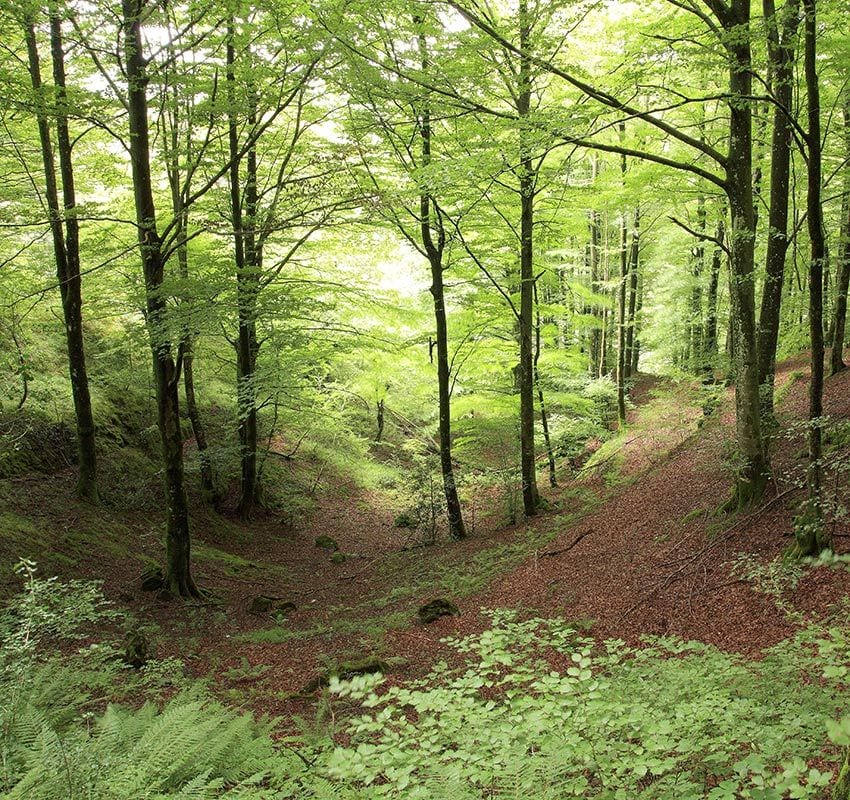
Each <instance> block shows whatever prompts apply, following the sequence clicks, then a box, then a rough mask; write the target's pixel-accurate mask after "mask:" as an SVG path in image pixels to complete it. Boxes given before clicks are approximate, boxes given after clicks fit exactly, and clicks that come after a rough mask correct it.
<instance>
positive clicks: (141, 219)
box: [122, 0, 199, 597]
mask: <svg viewBox="0 0 850 800" xmlns="http://www.w3.org/2000/svg"><path fill="white" fill-rule="evenodd" d="M122 9H123V28H124V58H125V69H126V76H127V118H128V125H129V134H130V164H131V169H132V176H133V199H134V203H135V208H136V223H137V228H138V233H139V252H140V254H141V259H142V268H143V271H144V278H145V310H146V323H147V327H148V333H149V336H150V341H151V351H152V354H153V371H154V378H155V382H156V401H157V423H158V426H159V433H160V439H161V441H162V457H163V466H164V482H165V494H166V519H167V528H166V544H165V552H166V576H165V585H166V587H167V588H168V590H169V591H170V592H171V593H173V594H175V595H180V596H182V597H197V596H199V592H198V589H197V587H196V586H195V583H194V581H193V580H192V574H191V569H190V537H189V512H188V508H187V504H186V492H185V488H184V485H183V437H182V435H181V431H180V404H179V398H178V393H177V384H178V383H179V381H180V368H179V364H177V363H175V361H174V358H173V356H172V347H171V342H170V341H169V340H168V329H167V325H166V324H165V323H166V320H165V316H166V313H167V308H166V302H165V297H164V296H163V293H162V285H163V279H164V273H165V263H164V260H163V253H162V242H161V240H160V237H159V233H158V231H157V226H156V207H155V205H154V200H153V186H152V178H151V167H150V138H149V130H148V101H147V94H146V87H147V82H148V79H147V75H146V68H145V65H146V61H145V58H144V55H143V53H142V38H141V17H142V14H143V11H144V5H143V3H141V2H138V0H122Z"/></svg>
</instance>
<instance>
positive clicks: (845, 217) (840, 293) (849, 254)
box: [830, 90, 850, 375]
mask: <svg viewBox="0 0 850 800" xmlns="http://www.w3.org/2000/svg"><path fill="white" fill-rule="evenodd" d="M842 114H843V119H844V155H845V158H850V91H846V90H845V93H844V108H843V109H842ZM845 174H846V177H845V179H844V186H843V189H844V192H843V195H842V198H841V234H840V236H839V242H838V269H837V273H836V276H835V305H834V307H833V316H832V324H831V325H830V329H831V331H832V342H831V344H832V353H831V354H830V374H832V375H835V374H836V373H837V372H840V371H841V370H842V369H844V367H845V364H844V334H845V329H846V323H847V288H848V284H850V170H847V171H846V172H845Z"/></svg>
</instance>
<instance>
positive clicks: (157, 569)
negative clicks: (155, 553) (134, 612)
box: [141, 564, 165, 592]
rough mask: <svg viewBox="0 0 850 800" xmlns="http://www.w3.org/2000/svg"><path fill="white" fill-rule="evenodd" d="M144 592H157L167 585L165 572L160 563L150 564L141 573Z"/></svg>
mask: <svg viewBox="0 0 850 800" xmlns="http://www.w3.org/2000/svg"><path fill="white" fill-rule="evenodd" d="M141 584H142V591H143V592H156V591H158V590H159V589H162V587H163V586H165V573H164V572H163V571H162V567H161V566H159V564H148V566H146V567H145V568H144V569H143V570H142V574H141Z"/></svg>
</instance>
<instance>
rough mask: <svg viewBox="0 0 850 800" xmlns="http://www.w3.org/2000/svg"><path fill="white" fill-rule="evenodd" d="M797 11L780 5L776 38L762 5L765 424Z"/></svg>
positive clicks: (772, 14) (792, 1)
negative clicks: (766, 150) (767, 68)
mask: <svg viewBox="0 0 850 800" xmlns="http://www.w3.org/2000/svg"><path fill="white" fill-rule="evenodd" d="M798 9H799V0H789V2H787V3H786V5H785V12H784V13H785V19H784V22H783V24H782V31H781V34H780V31H779V24H778V21H777V19H776V10H775V8H774V3H773V0H764V16H765V22H766V25H767V32H768V35H767V42H768V56H769V59H770V63H771V71H772V73H773V94H774V96H775V98H776V102H777V104H778V105H777V106H775V107H774V112H773V140H772V143H771V159H770V210H769V212H768V237H767V255H766V257H765V280H764V290H763V292H762V298H761V313H760V315H759V328H758V331H759V333H758V363H759V386H760V393H761V408H762V415H763V417H764V418H765V419H768V420H769V419H772V417H773V383H774V373H775V371H776V346H777V342H778V339H779V320H780V309H781V304H782V282H783V280H784V277H785V255H786V253H787V250H788V193H789V184H790V166H791V132H792V123H791V120H790V119H789V118H788V114H789V113H790V112H791V109H792V108H793V102H792V101H793V96H792V93H793V88H794V37H795V36H796V33H797V25H798Z"/></svg>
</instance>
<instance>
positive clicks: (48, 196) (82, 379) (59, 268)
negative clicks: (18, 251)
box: [24, 7, 99, 503]
mask: <svg viewBox="0 0 850 800" xmlns="http://www.w3.org/2000/svg"><path fill="white" fill-rule="evenodd" d="M49 14H50V52H51V60H52V63H53V84H54V85H53V98H52V102H51V103H48V98H47V90H46V88H45V87H44V86H43V83H42V77H41V65H40V59H39V53H38V41H37V39H36V28H35V20H34V19H32V18H30V19H27V20H26V21H25V23H24V28H25V34H26V43H27V56H28V65H29V74H30V82H31V84H32V88H33V92H34V94H35V98H34V100H35V107H36V117H37V122H38V133H39V140H40V143H41V156H42V165H43V168H44V179H45V193H44V196H45V202H46V204H47V211H48V215H49V218H50V232H51V235H52V238H53V253H54V260H55V263H56V278H57V282H58V284H59V293H60V296H61V298H62V313H63V319H64V323H65V341H66V346H67V352H68V369H69V374H70V379H71V393H72V396H73V399H74V414H75V419H76V432H77V452H78V475H77V494H78V495H79V496H80V497H82V498H83V499H85V500H88V501H89V502H92V503H97V502H98V500H99V495H98V488H97V452H96V446H95V445H96V443H95V425H94V415H93V413H92V405H91V394H90V392H89V380H88V370H87V368H86V356H85V346H84V341H83V314H82V305H83V300H82V280H81V274H80V236H79V223H78V221H77V216H76V215H77V202H76V191H75V186H74V168H73V160H72V144H71V136H70V133H69V130H68V115H67V92H66V83H65V50H64V44H63V38H62V20H61V18H60V16H59V12H58V10H57V9H56V8H55V7H51V9H50V12H49ZM51 116H53V118H54V120H55V127H56V144H57V148H56V149H57V152H58V156H59V176H60V177H61V189H62V202H61V205H60V201H59V185H58V181H57V174H56V163H55V161H54V155H53V145H52V141H51V130H50V117H51Z"/></svg>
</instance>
